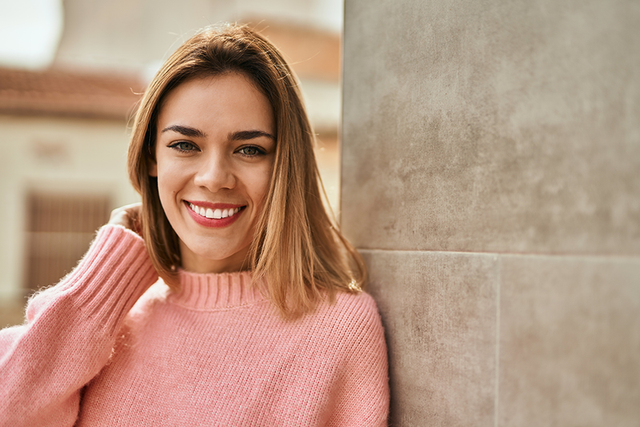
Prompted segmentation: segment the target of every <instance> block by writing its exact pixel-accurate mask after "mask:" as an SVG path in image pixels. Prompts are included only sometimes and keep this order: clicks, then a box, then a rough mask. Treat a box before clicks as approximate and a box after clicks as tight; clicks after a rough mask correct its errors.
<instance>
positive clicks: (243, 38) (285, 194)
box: [128, 25, 366, 318]
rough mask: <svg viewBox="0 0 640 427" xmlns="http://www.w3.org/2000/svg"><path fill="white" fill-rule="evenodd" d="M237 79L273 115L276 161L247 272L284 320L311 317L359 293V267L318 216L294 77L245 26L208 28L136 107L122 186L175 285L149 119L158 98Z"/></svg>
mask: <svg viewBox="0 0 640 427" xmlns="http://www.w3.org/2000/svg"><path fill="white" fill-rule="evenodd" d="M228 72H238V73H241V74H243V75H245V76H247V77H248V78H250V79H251V81H253V83H254V84H255V85H256V87H257V88H258V89H259V90H261V91H262V93H263V94H264V95H265V97H266V98H267V99H268V100H269V102H270V104H271V107H272V108H273V114H274V118H275V122H276V155H275V165H274V169H273V175H272V177H271V182H270V187H269V191H268V194H267V196H266V199H265V205H264V209H263V211H262V213H261V215H260V217H259V219H258V222H257V226H256V232H255V236H254V239H253V243H252V246H251V250H250V254H249V259H248V260H247V261H248V265H249V267H250V268H251V269H252V270H253V278H254V281H258V280H262V279H266V283H267V289H268V294H269V297H270V299H271V301H272V302H273V304H274V305H275V306H276V307H277V308H278V309H279V310H280V312H281V313H282V314H283V315H284V316H285V317H288V318H294V317H297V316H299V315H302V314H304V313H308V312H310V311H312V310H313V309H314V308H315V306H316V304H317V303H318V302H319V301H321V300H323V299H325V298H328V300H329V301H333V300H334V298H335V294H336V292H337V291H346V292H358V291H360V290H361V289H362V288H363V286H364V282H365V278H366V277H365V276H366V269H365V265H364V262H363V261H362V258H361V257H360V255H359V254H358V252H357V251H356V250H355V249H354V248H353V247H352V246H351V244H350V243H349V242H348V241H347V240H346V239H345V238H344V236H343V235H342V234H341V233H340V231H339V230H338V228H337V226H336V224H335V221H333V220H332V219H331V216H330V215H329V214H328V213H327V211H326V210H325V207H324V204H323V195H324V190H323V188H322V183H321V181H320V176H319V173H318V168H317V165H316V160H315V154H314V150H313V147H314V135H313V131H312V129H311V126H310V124H309V120H308V118H307V114H306V111H305V109H304V106H303V103H302V101H301V96H300V92H299V88H298V83H297V81H296V78H295V76H294V74H293V72H292V71H291V69H290V68H289V66H288V65H287V63H286V62H285V60H284V59H283V57H282V55H281V54H280V52H278V50H277V49H276V48H275V47H274V46H273V45H272V44H271V43H269V42H268V41H267V40H266V39H264V38H263V37H262V36H260V35H259V34H257V33H256V32H254V31H253V30H251V29H249V28H248V27H246V26H238V25H227V26H225V27H222V28H218V29H213V28H207V29H205V30H203V31H201V32H199V33H198V34H196V35H195V36H193V37H192V38H190V39H189V40H187V41H186V42H185V43H184V44H183V45H182V46H180V47H179V48H178V49H177V51H176V52H175V53H174V54H173V55H171V57H170V58H169V59H168V60H167V61H166V63H165V64H164V65H163V67H162V68H161V69H160V71H159V72H158V73H157V75H156V77H155V78H154V79H153V80H152V81H151V83H150V85H149V88H148V89H147V91H146V92H145V95H144V97H143V99H142V101H141V104H140V107H139V109H138V111H137V114H136V117H135V121H134V126H133V133H132V136H131V142H130V144H129V152H128V169H129V177H130V180H131V182H132V184H133V186H134V188H135V189H136V190H137V191H138V192H139V193H140V195H141V196H142V214H141V216H142V236H143V238H144V240H145V242H146V245H147V249H148V252H149V255H150V257H151V260H152V262H153V264H154V266H155V267H156V269H157V271H158V273H159V275H160V277H162V278H163V280H164V281H165V282H166V283H167V284H168V285H169V286H171V287H173V288H177V287H178V286H179V283H178V280H177V271H176V268H177V267H179V266H180V263H181V260H180V249H179V240H178V236H177V235H176V233H175V231H174V230H173V228H172V227H171V225H170V224H169V221H168V220H167V217H166V216H165V214H164V211H163V209H162V205H161V204H160V198H159V195H158V184H157V179H156V178H154V177H150V176H149V170H148V161H149V160H150V159H153V158H154V156H155V132H156V120H157V115H158V112H159V109H160V107H161V106H162V102H163V99H165V97H166V96H167V94H168V93H169V92H170V91H171V90H172V89H174V88H176V87H177V86H178V85H180V84H181V83H183V82H185V81H187V80H189V79H193V78H196V77H202V76H212V75H213V76H215V75H220V74H223V73H228Z"/></svg>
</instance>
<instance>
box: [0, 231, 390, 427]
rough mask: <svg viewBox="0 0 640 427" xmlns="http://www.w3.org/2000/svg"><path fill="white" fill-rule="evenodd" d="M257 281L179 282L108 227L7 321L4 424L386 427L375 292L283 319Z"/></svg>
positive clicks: (227, 277) (2, 337)
mask: <svg viewBox="0 0 640 427" xmlns="http://www.w3.org/2000/svg"><path fill="white" fill-rule="evenodd" d="M250 279H251V276H250V273H249V272H242V273H230V274H207V275H203V274H193V273H186V272H181V283H182V290H181V291H180V292H179V293H173V292H171V291H170V290H169V289H168V288H167V286H166V285H164V284H163V283H162V281H158V278H157V273H156V272H155V270H154V268H153V266H152V265H151V262H150V260H149V258H148V255H147V253H146V249H145V247H144V242H143V241H142V239H140V237H138V236H137V235H136V234H135V233H133V232H131V231H128V230H125V229H124V228H122V227H118V226H105V227H103V228H102V229H101V230H100V232H99V233H98V237H97V238H96V240H95V241H94V243H93V244H92V246H91V248H90V249H89V252H88V253H87V255H86V256H85V257H84V258H83V259H82V261H81V262H80V264H79V265H78V267H77V268H76V269H75V270H74V271H73V272H72V273H71V274H70V275H69V276H67V277H66V278H65V279H63V280H62V281H61V282H60V283H59V284H58V285H56V286H54V287H52V288H50V289H48V290H46V291H44V292H41V293H39V294H37V295H36V296H35V297H34V298H33V299H32V300H31V302H30V303H29V306H28V308H27V323H26V324H25V325H21V326H16V327H12V328H7V329H4V330H2V331H0V425H1V426H11V427H17V426H74V425H77V426H214V425H215V426H319V425H323V426H324V425H328V426H382V425H386V417H387V410H388V403H389V389H388V379H387V359H386V347H385V342H384V336H383V330H382V326H381V323H380V317H379V315H378V312H377V309H376V305H375V303H374V301H373V299H372V298H371V297H370V296H369V295H367V294H365V293H362V294H359V295H350V294H339V295H338V297H337V301H336V303H335V304H332V305H330V304H328V303H324V304H321V305H320V306H319V307H318V309H317V310H316V311H315V312H314V313H313V314H310V315H307V316H305V317H303V318H301V319H299V320H297V321H284V320H282V319H281V317H280V316H279V315H278V314H277V312H276V310H275V309H274V307H273V306H272V304H271V303H270V302H269V301H268V300H266V299H265V298H264V297H263V296H262V295H261V293H260V292H259V290H258V289H255V288H253V287H251V286H250ZM154 282H157V283H155V284H154ZM152 285H153V286H152Z"/></svg>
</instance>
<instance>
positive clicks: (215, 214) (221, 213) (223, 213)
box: [188, 203, 243, 219]
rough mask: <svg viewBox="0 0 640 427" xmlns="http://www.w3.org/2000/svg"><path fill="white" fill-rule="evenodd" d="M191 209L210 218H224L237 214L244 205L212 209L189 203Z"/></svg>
mask: <svg viewBox="0 0 640 427" xmlns="http://www.w3.org/2000/svg"><path fill="white" fill-rule="evenodd" d="M188 206H189V209H191V210H192V211H193V212H195V213H196V214H198V215H200V216H201V217H203V218H209V219H223V218H229V217H232V216H234V215H236V214H237V213H238V212H240V211H241V210H242V208H243V207H242V206H240V207H237V208H227V209H212V208H205V207H204V206H197V205H194V204H193V203H188Z"/></svg>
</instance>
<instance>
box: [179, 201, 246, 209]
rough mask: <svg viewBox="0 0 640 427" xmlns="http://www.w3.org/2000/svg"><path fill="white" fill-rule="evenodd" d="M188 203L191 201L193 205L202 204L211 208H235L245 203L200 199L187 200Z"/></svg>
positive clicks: (201, 205) (203, 206)
mask: <svg viewBox="0 0 640 427" xmlns="http://www.w3.org/2000/svg"><path fill="white" fill-rule="evenodd" d="M185 202H187V203H191V204H192V205H196V206H200V207H202V208H210V209H235V208H241V207H243V206H245V205H239V204H234V203H212V202H201V201H198V200H185Z"/></svg>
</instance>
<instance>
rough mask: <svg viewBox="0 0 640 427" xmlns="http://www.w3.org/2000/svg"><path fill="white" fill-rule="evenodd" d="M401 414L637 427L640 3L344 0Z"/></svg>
mask: <svg viewBox="0 0 640 427" xmlns="http://www.w3.org/2000/svg"><path fill="white" fill-rule="evenodd" d="M343 116H344V117H343V119H344V121H343V138H342V144H343V146H342V214H341V221H342V227H343V230H344V232H345V234H346V235H347V237H348V238H349V239H350V240H351V241H352V242H353V243H354V244H355V245H356V246H357V247H358V248H359V249H360V250H361V252H362V253H363V254H364V256H365V258H366V261H367V263H368V266H369V268H370V274H371V277H370V288H369V291H370V292H371V293H372V295H373V296H374V297H375V298H376V300H377V302H378V305H379V308H380V311H381V314H382V316H383V321H384V323H385V327H386V332H387V340H388V345H389V358H390V380H391V390H392V405H391V410H392V418H391V421H392V424H393V425H398V426H420V425H429V426H469V425H473V426H540V425H549V426H552V425H557V426H604V425H612V426H613V425H615V426H638V425H639V422H640V421H639V420H640V387H639V386H638V384H640V2H638V1H634V0H626V1H625V0H607V1H595V0H581V1H571V0H561V1H557V0H556V1H550V0H515V1H509V2H504V1H501V0H462V1H453V0H435V1H428V2H427V1H422V0H394V1H393V2H390V1H383V0H346V4H345V34H344V106H343Z"/></svg>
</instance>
